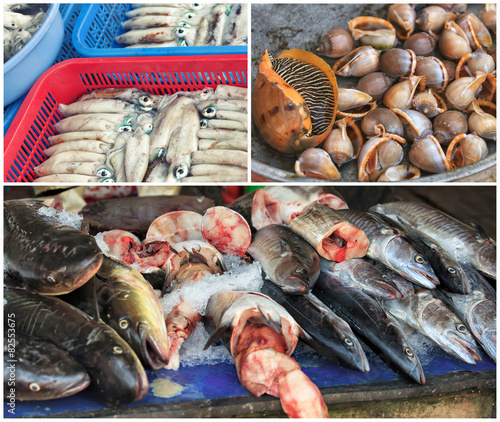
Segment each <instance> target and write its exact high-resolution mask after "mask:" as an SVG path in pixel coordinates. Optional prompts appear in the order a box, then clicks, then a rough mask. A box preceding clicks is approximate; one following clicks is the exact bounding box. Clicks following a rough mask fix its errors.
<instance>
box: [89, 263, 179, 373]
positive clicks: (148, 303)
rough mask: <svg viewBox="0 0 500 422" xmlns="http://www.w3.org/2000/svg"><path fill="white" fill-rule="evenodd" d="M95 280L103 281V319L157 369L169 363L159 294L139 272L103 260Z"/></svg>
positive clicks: (99, 290) (100, 296)
mask: <svg viewBox="0 0 500 422" xmlns="http://www.w3.org/2000/svg"><path fill="white" fill-rule="evenodd" d="M96 277H97V278H98V279H100V280H101V281H102V284H101V285H100V286H99V287H98V288H97V298H98V301H99V303H100V305H101V306H102V308H103V313H102V318H103V320H104V322H106V323H107V324H108V325H109V326H110V327H112V328H113V329H114V330H115V331H116V332H117V333H118V334H120V336H122V337H123V338H124V339H125V340H126V341H127V343H128V344H130V346H131V347H132V349H133V350H134V351H135V353H136V354H137V356H139V358H140V359H141V361H143V362H144V363H145V364H146V365H148V366H149V367H151V368H152V369H154V370H157V369H160V368H162V367H163V366H164V365H165V364H167V363H168V360H169V346H170V344H169V340H168V338H167V330H166V326H165V324H164V322H163V311H162V307H161V305H160V301H159V300H158V296H157V294H156V293H155V292H154V290H153V288H152V287H151V285H150V284H149V283H148V282H147V281H146V280H145V279H144V277H143V276H142V275H141V273H140V272H139V271H137V270H136V269H135V268H133V267H131V266H130V265H128V264H125V263H124V262H121V261H118V260H115V259H112V258H108V257H106V256H105V257H104V260H103V262H102V265H101V268H99V271H98V272H97V275H96Z"/></svg>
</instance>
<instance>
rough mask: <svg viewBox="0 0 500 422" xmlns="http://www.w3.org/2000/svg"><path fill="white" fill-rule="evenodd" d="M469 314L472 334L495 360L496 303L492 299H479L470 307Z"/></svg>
mask: <svg viewBox="0 0 500 422" xmlns="http://www.w3.org/2000/svg"><path fill="white" fill-rule="evenodd" d="M469 314H470V315H469V318H470V320H471V323H470V329H471V331H472V334H473V335H474V337H476V338H477V339H478V340H479V342H480V343H481V345H482V346H483V348H484V350H486V353H488V355H489V356H490V357H491V358H492V359H493V360H495V361H496V351H497V325H496V322H497V317H496V303H495V302H494V301H492V300H481V301H479V302H478V303H477V304H476V305H475V306H474V307H471V309H470V311H469Z"/></svg>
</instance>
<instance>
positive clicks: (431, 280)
mask: <svg viewBox="0 0 500 422" xmlns="http://www.w3.org/2000/svg"><path fill="white" fill-rule="evenodd" d="M404 275H405V276H406V277H407V278H410V280H414V281H415V283H418V284H420V285H421V286H422V287H425V288H427V289H434V288H435V287H436V286H438V285H439V280H438V279H436V278H435V277H433V276H432V275H430V274H428V273H426V272H425V271H422V270H420V269H418V268H414V267H410V266H408V273H405V274H404Z"/></svg>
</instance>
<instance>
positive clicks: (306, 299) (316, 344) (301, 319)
mask: <svg viewBox="0 0 500 422" xmlns="http://www.w3.org/2000/svg"><path fill="white" fill-rule="evenodd" d="M261 292H262V293H264V294H265V295H267V296H269V297H270V298H271V299H273V300H274V301H276V302H277V303H279V304H280V305H281V306H283V307H284V308H285V309H286V310H287V311H288V312H289V313H290V315H291V316H292V317H293V318H294V319H295V321H297V323H298V324H299V325H300V326H301V327H302V329H303V330H304V331H305V332H306V333H307V334H309V336H310V338H305V339H304V341H305V342H306V343H308V344H309V345H310V346H311V347H312V348H313V349H314V350H316V351H317V352H319V353H320V354H322V355H323V356H325V357H326V358H327V359H330V360H332V361H334V362H336V363H338V364H340V365H342V366H345V367H347V368H351V369H354V370H356V371H360V372H368V371H369V370H370V365H369V363H368V360H367V358H366V355H365V352H364V351H363V348H362V346H361V344H360V342H359V340H358V339H357V338H356V336H355V335H354V333H353V332H352V330H351V327H349V324H347V323H346V322H345V321H344V320H343V319H342V318H340V317H339V316H337V315H336V314H335V313H334V312H333V311H332V310H331V309H330V308H328V306H326V305H325V304H324V303H323V302H321V301H320V300H319V299H318V298H317V297H316V296H314V295H313V294H312V293H311V292H309V293H306V294H304V295H289V294H286V293H285V292H283V290H281V289H280V288H279V287H278V286H276V285H275V284H274V283H271V282H269V281H265V282H264V285H263V286H262V288H261Z"/></svg>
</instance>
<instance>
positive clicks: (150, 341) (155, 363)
mask: <svg viewBox="0 0 500 422" xmlns="http://www.w3.org/2000/svg"><path fill="white" fill-rule="evenodd" d="M138 332H139V337H140V339H141V351H142V355H143V357H144V359H145V360H146V362H147V364H148V365H149V366H150V367H151V369H153V370H154V371H158V370H159V369H161V368H163V367H164V366H165V365H166V364H168V361H169V356H168V351H167V350H168V349H163V348H162V347H160V346H159V345H158V344H157V342H156V341H155V339H154V338H153V337H152V336H151V335H150V333H149V326H148V325H147V324H145V323H143V322H141V323H139V327H138Z"/></svg>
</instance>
